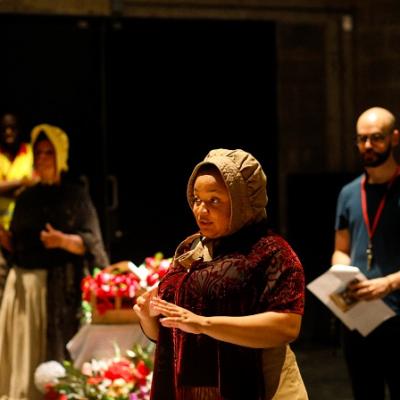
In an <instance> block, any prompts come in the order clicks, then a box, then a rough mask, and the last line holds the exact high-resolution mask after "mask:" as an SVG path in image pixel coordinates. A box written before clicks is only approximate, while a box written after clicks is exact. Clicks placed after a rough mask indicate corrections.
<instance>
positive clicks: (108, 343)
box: [67, 324, 150, 368]
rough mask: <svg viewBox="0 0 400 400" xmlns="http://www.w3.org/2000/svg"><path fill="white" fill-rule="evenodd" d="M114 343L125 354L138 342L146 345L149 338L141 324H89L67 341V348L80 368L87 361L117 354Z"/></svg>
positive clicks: (76, 365) (75, 364)
mask: <svg viewBox="0 0 400 400" xmlns="http://www.w3.org/2000/svg"><path fill="white" fill-rule="evenodd" d="M114 343H115V344H117V345H118V347H119V349H120V350H121V354H122V355H123V354H124V353H125V351H126V350H128V349H131V348H132V346H133V345H134V344H135V343H137V344H140V345H142V346H146V345H147V344H149V343H150V341H149V339H147V337H146V336H145V335H144V334H143V332H142V329H141V327H140V325H139V324H121V325H111V324H87V325H84V326H83V327H82V328H81V329H80V330H79V331H78V333H77V334H76V335H75V336H74V337H73V338H72V339H71V340H70V341H69V342H68V343H67V349H68V351H69V353H70V355H71V357H72V360H73V361H74V366H75V367H76V368H80V367H81V366H82V364H83V363H84V362H86V361H90V360H92V359H93V358H95V359H107V358H112V357H114V356H115V347H114Z"/></svg>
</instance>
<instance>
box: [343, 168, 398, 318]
mask: <svg viewBox="0 0 400 400" xmlns="http://www.w3.org/2000/svg"><path fill="white" fill-rule="evenodd" d="M362 176H363V175H361V176H359V177H357V178H356V179H354V180H353V181H352V182H350V183H348V184H347V185H345V186H344V187H343V188H342V190H341V191H340V194H339V198H338V202H337V209H336V221H335V229H336V230H338V229H348V230H349V231H350V239H351V244H350V245H351V247H350V257H351V264H352V265H354V266H357V267H358V268H360V270H361V271H362V272H363V273H364V275H366V276H367V278H369V279H373V278H378V277H382V276H386V275H389V274H392V273H394V272H398V271H399V270H400V177H399V176H398V177H397V178H396V180H395V181H394V182H393V185H392V186H391V188H390V189H389V192H388V194H387V197H386V202H385V205H384V208H383V211H382V214H381V217H380V219H379V222H378V225H377V228H376V230H375V233H374V235H373V237H372V240H371V242H372V247H373V260H372V266H371V269H370V270H368V268H367V266H368V264H367V253H366V250H367V247H368V241H369V237H368V231H367V226H366V224H365V221H364V218H363V214H362V207H361V178H362ZM365 186H366V197H367V206H368V207H367V208H368V216H369V221H370V226H371V227H372V225H373V221H374V218H375V215H376V211H377V209H378V206H379V203H380V201H381V199H382V197H383V196H384V194H385V193H386V191H387V184H386V183H385V184H368V183H367V184H366V185H365ZM384 301H385V302H386V303H387V304H388V305H389V306H390V307H392V308H393V310H394V311H395V312H396V313H397V314H399V315H400V291H398V290H396V291H395V292H392V293H391V294H389V295H388V296H386V297H385V299H384Z"/></svg>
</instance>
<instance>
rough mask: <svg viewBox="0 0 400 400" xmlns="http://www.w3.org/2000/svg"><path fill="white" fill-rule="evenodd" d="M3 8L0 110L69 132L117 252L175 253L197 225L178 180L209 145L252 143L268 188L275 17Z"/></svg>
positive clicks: (74, 157) (272, 159) (137, 256)
mask: <svg viewBox="0 0 400 400" xmlns="http://www.w3.org/2000/svg"><path fill="white" fill-rule="evenodd" d="M0 18H1V21H0V37H1V38H3V40H2V42H3V43H2V48H3V54H7V57H5V58H4V60H3V62H2V65H1V75H0V76H1V77H2V79H4V81H3V85H2V88H3V89H2V97H1V101H0V104H1V107H0V109H2V110H6V109H9V108H12V109H15V110H17V111H18V112H20V113H21V114H22V116H23V119H24V122H25V126H26V127H32V126H33V125H34V124H37V123H42V122H47V123H53V124H56V125H59V126H61V127H62V128H64V129H65V130H66V131H67V132H68V133H69V135H70V138H71V152H70V154H71V160H70V164H71V169H72V171H73V173H75V174H84V175H86V176H87V177H88V180H89V184H90V190H91V193H92V197H93V199H94V201H95V203H96V206H97V208H98V210H99V214H100V216H101V219H102V225H103V231H104V234H105V237H106V241H107V244H108V248H109V251H110V253H111V257H112V260H113V261H120V260H121V259H129V260H133V261H134V262H136V263H140V262H141V261H142V260H143V259H144V257H145V256H148V255H152V254H154V253H155V252H156V251H162V252H164V254H165V255H168V256H171V255H173V251H174V248H175V247H176V245H177V244H178V243H179V241H180V240H182V239H183V238H184V237H185V236H186V235H187V234H189V233H192V232H194V230H195V229H196V228H195V226H194V224H193V221H192V217H191V214H190V210H189V208H188V206H187V203H186V195H185V189H186V182H187V179H188V177H189V175H190V172H191V170H192V168H193V167H194V165H195V164H196V163H197V162H199V161H200V160H202V159H203V158H204V156H205V155H206V154H207V152H208V151H209V150H211V149H212V148H216V147H226V148H244V149H246V150H248V151H250V152H252V153H253V154H254V155H255V156H256V157H258V158H259V159H260V161H261V162H262V163H263V165H264V166H265V169H266V171H268V172H270V176H269V188H270V191H271V193H272V196H271V197H272V199H273V198H274V193H277V190H276V176H275V175H274V171H276V165H277V157H276V154H277V143H276V142H277V140H276V137H277V132H276V120H277V113H276V78H275V74H276V65H275V61H276V57H275V26H274V24H273V23H268V22H251V23H250V22H246V21H221V22H216V21H212V20H201V19H197V20H165V19H125V20H120V21H119V22H118V24H116V23H115V22H114V21H109V20H106V19H104V18H90V19H85V20H80V19H78V18H75V17H50V16H46V17H45V16H29V17H28V16H12V17H11V16H2V17H0ZM110 178H111V179H110ZM113 182H116V183H117V186H115V188H114V190H116V191H117V192H118V193H117V195H118V196H117V197H118V205H117V204H113V203H114V200H115V199H114V195H113V193H112V183H113ZM275 198H276V197H275ZM114 206H115V207H114ZM276 206H277V201H276V200H271V205H270V211H271V222H272V223H275V224H276V216H277V212H276V211H275V210H274V207H275V208H276Z"/></svg>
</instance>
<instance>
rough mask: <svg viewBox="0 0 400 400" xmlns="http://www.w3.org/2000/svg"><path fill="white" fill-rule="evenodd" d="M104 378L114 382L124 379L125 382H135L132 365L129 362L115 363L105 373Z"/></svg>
mask: <svg viewBox="0 0 400 400" xmlns="http://www.w3.org/2000/svg"><path fill="white" fill-rule="evenodd" d="M104 377H105V378H108V379H110V380H112V381H114V380H115V379H119V378H122V379H123V380H124V381H125V382H133V381H134V380H135V379H134V376H133V374H132V364H131V363H130V362H129V361H128V360H120V361H114V362H113V363H112V364H111V365H110V366H109V367H108V369H107V371H106V372H105V373H104Z"/></svg>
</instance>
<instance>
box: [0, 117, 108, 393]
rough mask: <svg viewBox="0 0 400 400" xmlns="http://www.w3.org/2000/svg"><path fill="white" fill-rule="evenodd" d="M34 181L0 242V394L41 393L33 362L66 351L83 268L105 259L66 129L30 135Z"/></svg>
mask: <svg viewBox="0 0 400 400" xmlns="http://www.w3.org/2000/svg"><path fill="white" fill-rule="evenodd" d="M31 144H32V148H33V155H34V169H35V173H36V174H37V175H38V177H39V178H40V181H39V183H38V184H36V185H35V186H32V187H30V188H27V189H26V190H25V191H24V192H23V193H22V194H21V195H20V196H19V197H18V199H17V202H16V206H15V210H14V215H13V218H12V221H11V225H10V233H9V234H3V235H0V243H1V245H2V246H3V247H5V248H7V249H8V251H9V252H10V256H11V259H12V264H13V267H12V268H11V270H10V273H9V275H8V278H7V282H6V287H5V292H4V298H3V303H2V307H1V310H0V398H1V399H13V400H36V399H40V398H42V396H43V395H41V394H40V393H39V392H38V390H37V389H36V388H35V386H34V379H33V376H34V371H35V369H36V367H37V366H38V365H39V364H40V363H42V362H44V361H47V360H58V361H61V360H63V359H64V358H66V357H67V354H66V350H65V345H66V343H67V342H68V340H69V339H70V338H71V337H72V336H73V335H74V334H75V333H76V331H77V329H78V324H79V320H78V312H79V307H80V281H81V279H82V276H83V271H84V267H85V266H86V265H87V266H89V267H90V266H92V267H93V266H98V267H103V266H106V265H107V264H108V259H107V255H106V253H105V251H104V246H103V241H102V237H101V232H100V228H99V223H98V218H97V214H96V211H95V209H94V207H93V204H92V202H91V200H90V197H89V194H88V192H87V190H86V188H85V187H84V186H83V185H80V184H78V183H77V182H73V181H69V180H68V179H67V178H66V176H65V173H66V171H67V170H68V146H69V141H68V137H67V135H66V133H65V132H64V131H63V130H62V129H60V128H58V127H56V126H52V125H48V124H41V125H38V126H36V127H35V128H34V129H33V131H32V133H31Z"/></svg>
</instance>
